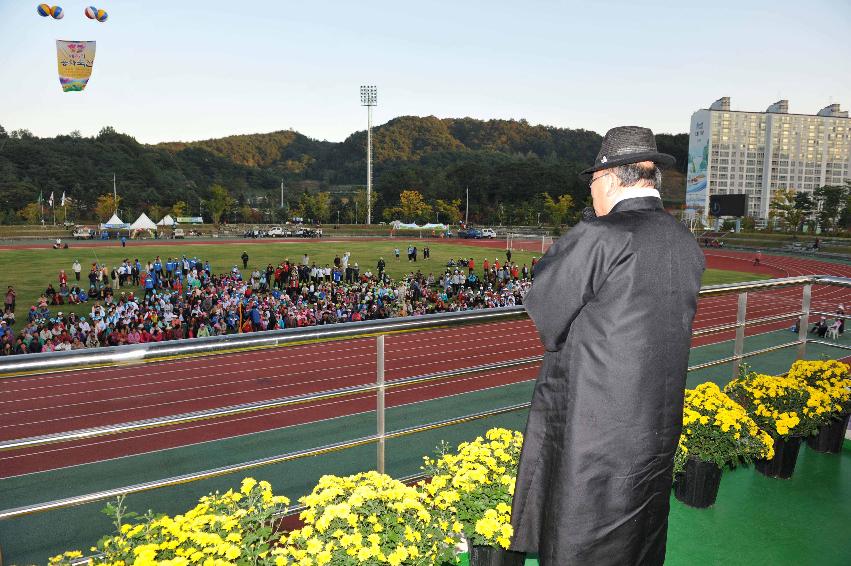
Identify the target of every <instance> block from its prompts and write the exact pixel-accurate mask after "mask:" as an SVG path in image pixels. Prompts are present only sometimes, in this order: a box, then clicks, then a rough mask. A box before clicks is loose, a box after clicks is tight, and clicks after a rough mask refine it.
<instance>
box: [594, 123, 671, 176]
mask: <svg viewBox="0 0 851 566" xmlns="http://www.w3.org/2000/svg"><path fill="white" fill-rule="evenodd" d="M642 161H652V162H653V163H655V164H656V165H658V166H659V167H661V168H662V169H666V168H668V167H671V166H672V165H673V164H674V163H676V162H677V160H676V159H674V156H673V155H668V154H667V153H659V150H658V149H656V138H655V137H653V132H652V131H650V128H642V127H640V126H619V127H617V128H612V129H611V130H609V131H608V132H606V136H605V137H604V138H603V145H602V146H601V147H600V153H598V154H597V159H595V160H594V166H593V167H589V168H588V169H585V170H584V171H582V173H580V174H579V176H580V177H582V178H583V179H585V180H586V181H587V180H588V179H590V178H591V176H592V175H593V174H594V172H595V171H600V170H601V169H610V168H612V167H617V166H619V165H628V164H630V163H640V162H642Z"/></svg>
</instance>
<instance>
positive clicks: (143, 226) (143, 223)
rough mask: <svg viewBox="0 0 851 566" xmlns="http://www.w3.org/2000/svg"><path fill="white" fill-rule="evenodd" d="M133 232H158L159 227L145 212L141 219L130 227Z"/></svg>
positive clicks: (140, 216)
mask: <svg viewBox="0 0 851 566" xmlns="http://www.w3.org/2000/svg"><path fill="white" fill-rule="evenodd" d="M130 229H131V230H156V229H157V225H156V224H154V221H153V220H151V219H150V218H148V215H147V214H145V213H144V212H143V213H142V214H140V215H139V218H137V219H136V222H134V223H133V224H131V225H130Z"/></svg>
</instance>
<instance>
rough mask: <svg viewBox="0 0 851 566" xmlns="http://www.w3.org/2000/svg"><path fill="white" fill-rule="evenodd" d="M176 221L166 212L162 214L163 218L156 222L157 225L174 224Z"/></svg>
mask: <svg viewBox="0 0 851 566" xmlns="http://www.w3.org/2000/svg"><path fill="white" fill-rule="evenodd" d="M175 224H176V222H175V221H174V218H172V217H171V214H166V215H165V216H163V219H162V220H160V221H159V222H157V226H174V225H175Z"/></svg>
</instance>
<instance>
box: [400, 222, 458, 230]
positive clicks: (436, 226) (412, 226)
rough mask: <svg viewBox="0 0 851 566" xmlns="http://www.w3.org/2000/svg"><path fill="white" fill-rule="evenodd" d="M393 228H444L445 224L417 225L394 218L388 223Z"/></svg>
mask: <svg viewBox="0 0 851 566" xmlns="http://www.w3.org/2000/svg"><path fill="white" fill-rule="evenodd" d="M390 225H391V226H392V227H393V229H394V230H446V225H445V224H432V223H428V224H423V225H422V226H419V225H417V224H406V223H404V222H402V221H400V220H394V221H393V222H391V223H390Z"/></svg>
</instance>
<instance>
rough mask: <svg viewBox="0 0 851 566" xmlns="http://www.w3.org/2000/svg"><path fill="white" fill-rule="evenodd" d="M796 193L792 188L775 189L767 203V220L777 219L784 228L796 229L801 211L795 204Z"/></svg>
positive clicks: (799, 221)
mask: <svg viewBox="0 0 851 566" xmlns="http://www.w3.org/2000/svg"><path fill="white" fill-rule="evenodd" d="M795 196H796V193H795V191H794V190H793V189H776V190H775V191H774V194H773V195H771V202H770V203H769V204H768V218H769V220H772V221H774V220H779V221H780V222H781V224H783V225H785V226H786V228H791V229H792V231H793V232H797V231H798V225H799V224H800V223H801V220H802V219H803V212H802V211H801V210H800V209H798V208H797V207H796V206H795Z"/></svg>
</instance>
